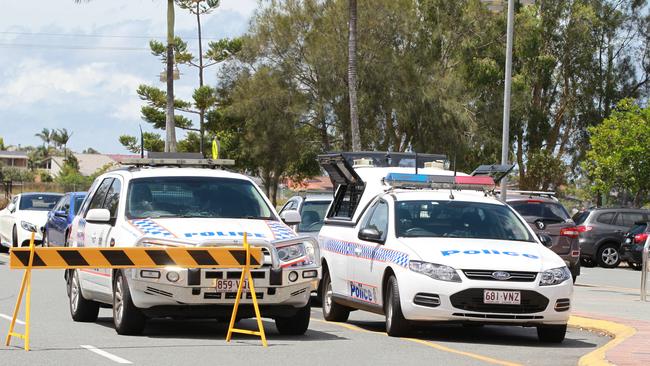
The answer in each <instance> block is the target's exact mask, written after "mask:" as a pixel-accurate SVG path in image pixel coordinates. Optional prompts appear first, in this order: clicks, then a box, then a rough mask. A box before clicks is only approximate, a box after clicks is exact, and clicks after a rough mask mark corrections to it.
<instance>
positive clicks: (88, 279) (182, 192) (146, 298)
mask: <svg viewBox="0 0 650 366" xmlns="http://www.w3.org/2000/svg"><path fill="white" fill-rule="evenodd" d="M133 163H134V164H136V165H135V166H131V167H127V168H123V169H118V170H114V171H111V172H109V173H106V174H103V175H101V176H100V177H98V178H97V179H96V180H95V182H94V183H93V186H92V188H91V189H90V192H89V195H88V197H87V198H86V200H85V201H84V203H83V205H82V207H81V209H80V210H79V214H78V216H77V217H76V218H75V219H74V221H73V224H72V229H71V231H70V239H69V243H70V246H77V247H109V246H110V247H112V246H116V247H132V246H218V245H233V244H241V241H242V237H243V233H244V232H247V233H248V237H249V241H250V242H251V244H253V245H256V246H262V247H263V252H264V254H265V256H264V258H265V259H264V265H263V267H262V268H259V269H254V270H252V276H253V278H254V281H255V288H256V290H257V291H258V292H257V298H258V301H259V303H260V308H261V312H262V316H265V317H270V318H274V319H275V322H276V326H277V328H278V331H279V332H280V333H282V334H303V333H304V332H305V331H306V330H307V327H308V325H309V315H310V307H309V296H310V292H311V291H312V290H314V289H316V286H317V284H318V283H317V280H318V279H319V278H320V263H318V258H319V253H318V245H317V243H316V241H315V239H313V238H309V237H297V236H296V234H295V233H294V232H293V230H291V229H290V228H289V227H287V226H286V225H285V223H283V222H282V221H280V219H279V218H278V215H277V213H276V212H275V210H274V208H273V206H272V205H271V203H270V202H269V200H268V199H267V198H266V197H265V196H264V194H263V193H262V192H261V191H260V189H259V187H257V186H256V185H255V183H253V182H252V181H251V180H250V179H249V178H247V177H246V176H244V175H241V174H236V173H231V172H228V171H224V170H218V169H200V168H196V167H182V168H180V167H166V166H164V165H165V164H167V163H170V164H172V165H177V164H181V163H182V164H190V165H199V166H202V165H204V164H205V165H207V166H208V167H212V168H214V166H212V165H211V164H210V162H206V161H205V160H202V161H194V162H192V161H187V160H186V161H183V162H181V161H174V160H173V159H172V160H164V159H161V160H148V159H144V160H141V161H140V160H138V159H135V160H134V161H133ZM148 164H152V165H154V166H148ZM156 165H162V166H156ZM290 216H291V215H288V216H285V221H287V224H296V223H298V222H299V221H300V217H299V216H297V217H290ZM240 274H241V272H240V270H237V269H232V270H228V269H225V270H224V269H214V270H209V269H208V270H206V269H182V268H175V267H168V268H164V269H129V270H110V269H105V270H104V269H97V270H75V271H71V272H69V274H68V275H67V282H68V294H69V297H70V312H71V315H72V318H73V319H74V320H75V321H94V320H95V319H96V318H97V313H98V310H99V308H100V306H110V307H112V308H113V319H114V323H115V329H116V330H117V332H118V333H119V334H138V333H140V332H142V330H143V329H144V326H145V322H146V319H147V318H151V317H168V316H171V317H183V318H191V317H202V318H213V319H214V318H222V319H225V318H229V317H230V314H231V312H232V304H233V303H234V301H235V297H236V292H237V287H238V282H239V278H240ZM243 296H244V297H243V300H242V304H243V307H241V308H240V310H239V313H238V316H239V317H241V318H245V317H252V316H254V313H253V309H252V305H251V304H252V300H251V297H250V294H245V295H243Z"/></svg>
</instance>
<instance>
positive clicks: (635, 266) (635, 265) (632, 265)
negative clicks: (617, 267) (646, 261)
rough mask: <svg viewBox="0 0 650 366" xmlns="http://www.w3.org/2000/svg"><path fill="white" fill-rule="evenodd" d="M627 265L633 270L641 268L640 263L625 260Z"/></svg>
mask: <svg viewBox="0 0 650 366" xmlns="http://www.w3.org/2000/svg"><path fill="white" fill-rule="evenodd" d="M627 265H628V266H630V268H632V269H633V270H635V271H640V270H642V269H643V265H642V264H641V263H636V262H627Z"/></svg>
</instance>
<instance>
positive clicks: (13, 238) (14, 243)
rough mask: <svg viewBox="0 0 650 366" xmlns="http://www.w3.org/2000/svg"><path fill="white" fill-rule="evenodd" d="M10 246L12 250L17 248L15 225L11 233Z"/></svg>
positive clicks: (16, 229)
mask: <svg viewBox="0 0 650 366" xmlns="http://www.w3.org/2000/svg"><path fill="white" fill-rule="evenodd" d="M11 245H13V247H14V248H18V228H16V225H14V229H13V231H12V232H11Z"/></svg>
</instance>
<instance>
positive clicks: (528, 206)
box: [508, 200, 570, 222]
mask: <svg viewBox="0 0 650 366" xmlns="http://www.w3.org/2000/svg"><path fill="white" fill-rule="evenodd" d="M508 204H509V205H510V206H511V207H512V208H514V209H515V211H517V212H519V214H520V215H521V216H531V217H535V218H539V219H542V220H544V221H550V222H565V221H567V220H569V219H570V216H569V213H568V212H567V211H566V210H565V209H564V206H562V205H561V204H559V203H555V202H544V201H540V200H527V201H514V202H508Z"/></svg>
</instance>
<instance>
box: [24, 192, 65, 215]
mask: <svg viewBox="0 0 650 366" xmlns="http://www.w3.org/2000/svg"><path fill="white" fill-rule="evenodd" d="M60 199H61V195H60V194H26V195H23V196H21V197H20V207H19V209H20V210H21V211H50V210H51V209H52V207H54V205H56V204H57V202H59V200H60Z"/></svg>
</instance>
